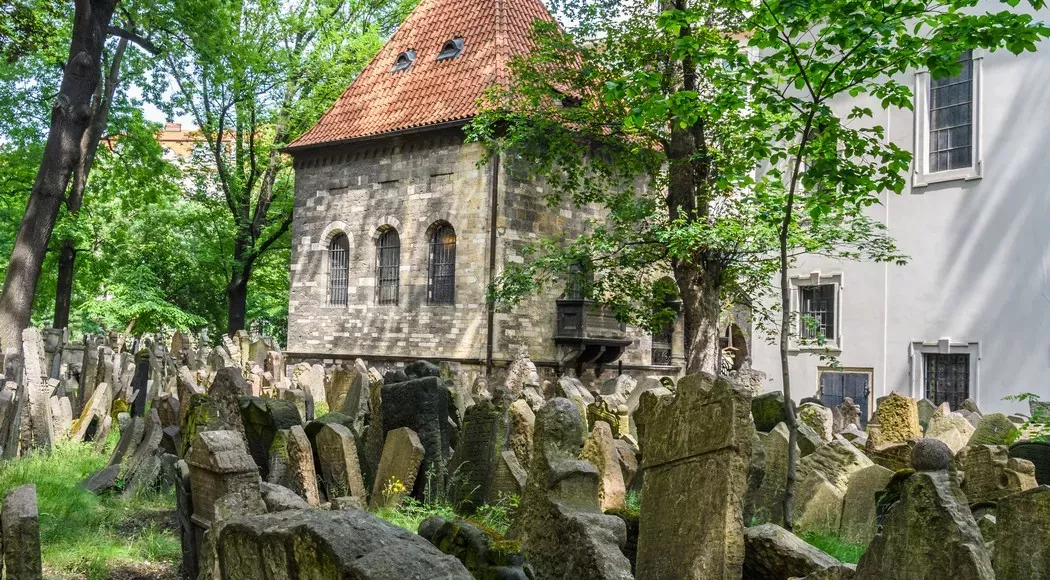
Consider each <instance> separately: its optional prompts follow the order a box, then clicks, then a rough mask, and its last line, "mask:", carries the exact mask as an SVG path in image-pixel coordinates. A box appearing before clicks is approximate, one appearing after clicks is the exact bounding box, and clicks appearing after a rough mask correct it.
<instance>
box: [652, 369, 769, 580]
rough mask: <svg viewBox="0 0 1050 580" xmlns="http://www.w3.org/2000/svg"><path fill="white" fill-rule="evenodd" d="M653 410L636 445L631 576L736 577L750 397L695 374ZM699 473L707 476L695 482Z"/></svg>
mask: <svg viewBox="0 0 1050 580" xmlns="http://www.w3.org/2000/svg"><path fill="white" fill-rule="evenodd" d="M645 401H646V402H648V403H650V404H652V405H654V408H652V409H648V410H646V414H647V415H648V416H649V419H648V423H647V425H646V436H645V442H644V443H643V447H642V468H643V470H644V479H643V484H642V485H643V487H642V508H641V519H640V521H639V529H640V535H639V537H638V564H637V572H638V575H639V576H640V577H643V578H647V579H650V578H651V579H657V580H659V579H664V578H696V579H721V578H726V579H729V578H739V577H740V575H741V573H742V569H743V564H744V524H743V498H744V493H745V491H746V490H747V477H748V464H749V462H750V458H751V430H752V426H751V420H750V411H751V396H750V394H749V393H748V391H746V390H745V389H743V388H741V387H738V386H736V385H734V384H732V383H730V382H729V381H727V380H725V379H721V378H717V379H716V378H715V377H712V376H711V375H708V374H704V373H699V374H695V375H689V376H687V377H685V378H683V379H682V380H681V381H679V383H678V388H677V390H676V391H675V394H674V395H673V396H663V397H659V398H657V399H655V400H654V399H646V400H645ZM697 473H703V474H705V475H704V477H703V478H701V479H698V478H697V477H696V474H697Z"/></svg>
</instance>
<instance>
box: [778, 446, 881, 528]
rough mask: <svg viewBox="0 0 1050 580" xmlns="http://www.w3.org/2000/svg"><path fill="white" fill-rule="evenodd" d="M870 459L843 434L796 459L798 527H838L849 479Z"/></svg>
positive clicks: (869, 462) (796, 518) (796, 514)
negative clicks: (797, 463) (797, 460)
mask: <svg viewBox="0 0 1050 580" xmlns="http://www.w3.org/2000/svg"><path fill="white" fill-rule="evenodd" d="M871 465H873V464H872V461H871V460H870V459H868V457H867V456H866V455H864V454H863V453H862V452H861V451H860V450H859V449H857V448H856V447H854V446H853V445H852V444H851V443H850V442H848V441H846V440H845V439H843V438H842V437H836V438H835V440H834V441H832V442H830V443H828V444H827V445H824V446H823V447H821V448H820V449H817V450H816V451H815V452H813V453H811V454H809V455H807V456H806V457H803V458H802V459H801V460H799V465H798V482H799V484H798V496H797V499H796V502H795V507H794V513H793V516H794V522H795V524H796V525H797V526H798V527H799V529H809V530H825V531H832V532H834V531H835V530H838V529H839V525H840V516H841V514H842V505H843V503H842V502H843V498H844V497H845V495H846V491H847V488H848V485H849V480H850V478H851V477H852V476H853V475H854V474H855V473H857V472H858V471H860V470H862V469H864V468H866V467H870V466H871Z"/></svg>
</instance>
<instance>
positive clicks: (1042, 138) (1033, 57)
mask: <svg viewBox="0 0 1050 580" xmlns="http://www.w3.org/2000/svg"><path fill="white" fill-rule="evenodd" d="M996 6H998V7H1000V8H1001V7H1002V6H1003V5H1001V4H998V3H996ZM968 56H969V58H968V59H967V61H966V63H965V64H964V66H963V71H962V72H961V73H960V75H959V76H957V77H953V78H951V79H931V78H930V75H929V74H928V73H927V72H925V71H916V72H912V73H908V74H907V75H905V76H904V77H903V78H901V79H900V80H901V81H902V82H905V83H908V84H910V85H912V86H913V88H914V93H915V109H914V111H911V110H900V109H892V110H885V109H881V108H880V107H879V106H878V103H877V102H871V103H858V102H857V101H856V100H854V101H849V102H843V103H840V104H841V105H842V107H841V111H842V112H846V111H848V109H849V107H851V106H853V105H854V104H860V105H862V106H867V107H869V108H871V109H872V110H873V111H874V115H875V119H874V122H875V123H877V124H880V125H882V126H883V127H884V128H885V129H886V130H887V133H886V135H887V139H889V140H892V141H893V142H895V143H896V144H898V145H899V146H901V147H904V148H907V149H909V150H911V151H912V152H913V154H914V161H913V166H912V169H911V175H909V176H908V180H907V181H908V183H907V186H906V188H905V190H904V192H903V193H902V194H901V195H895V194H893V193H888V194H883V196H882V198H881V199H882V205H881V206H876V207H874V208H873V214H872V215H873V216H874V217H876V218H877V219H879V220H880V221H882V222H883V223H885V224H886V225H887V226H888V229H889V233H890V234H891V235H892V236H893V237H894V239H895V240H896V241H897V244H898V247H899V249H900V250H901V252H903V253H904V254H905V255H907V256H908V257H909V260H908V263H907V265H905V266H896V265H892V264H872V263H855V262H841V261H835V260H829V259H826V258H820V257H810V256H807V257H805V258H803V259H800V260H799V261H798V263H797V264H796V265H795V267H794V268H792V270H791V272H790V277H791V285H792V305H793V306H792V308H793V310H794V311H795V312H797V313H802V314H806V315H808V316H809V317H812V318H815V319H817V320H818V321H820V323H821V329H822V331H823V332H824V333H825V335H826V338H827V344H826V346H825V347H826V348H828V352H827V354H831V355H834V357H835V359H836V361H837V364H834V365H833V364H832V363H831V362H830V361H828V360H827V359H826V358H822V357H821V356H820V354H821V353H822V352H823V351H824V348H825V347H821V348H819V349H817V348H814V349H812V350H808V349H807V348H806V347H804V346H803V347H799V346H798V345H797V344H796V345H793V348H792V351H791V358H790V362H791V381H792V391H793V394H794V395H795V396H796V397H797V398H802V397H807V396H818V397H823V398H824V399H825V400H826V401H827V402H829V403H834V402H836V400H838V399H839V398H840V397H842V396H852V397H853V398H854V399H856V400H857V402H858V403H859V404H861V406H862V408H864V409H865V411H866V412H867V414H869V415H870V411H871V410H872V409H873V407H874V405H875V400H876V399H878V398H879V397H882V396H885V395H887V394H889V393H890V392H893V391H897V392H900V393H902V394H906V395H909V396H912V397H916V398H923V397H926V398H929V399H931V400H933V401H934V402H935V403H940V402H942V401H948V402H949V403H951V405H952V407H953V408H956V407H957V406H958V404H960V403H961V401H962V400H964V399H966V398H969V399H972V400H973V401H975V402H976V403H977V404H978V406H979V407H980V408H981V410H982V411H984V412H991V411H1001V412H1020V411H1023V412H1027V410H1028V405H1027V403H1021V402H1016V401H1008V400H1004V397H1006V396H1009V395H1017V394H1019V393H1027V392H1030V393H1035V394H1037V395H1040V396H1041V398H1042V399H1043V400H1050V42H1043V43H1041V44H1040V45H1039V51H1038V52H1035V53H1026V54H1023V55H1020V56H1014V55H1012V54H1010V53H1009V52H1007V51H1000V52H995V53H988V52H984V51H979V50H978V51H973V52H972V54H970V55H968ZM800 332H806V330H802V329H800ZM752 357H753V366H754V367H755V368H756V369H759V370H762V371H765V372H766V373H767V374H768V375H769V379H768V384H767V390H774V389H780V388H781V379H780V375H781V370H780V358H779V351H778V346H777V345H776V344H769V343H767V342H766V341H763V340H761V338H760V337H755V340H754V346H753V352H752Z"/></svg>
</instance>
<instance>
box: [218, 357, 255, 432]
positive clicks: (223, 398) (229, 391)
mask: <svg viewBox="0 0 1050 580" xmlns="http://www.w3.org/2000/svg"><path fill="white" fill-rule="evenodd" d="M251 394H252V390H251V387H250V386H249V385H248V382H247V381H245V380H244V376H243V375H242V374H241V369H239V368H237V367H225V368H221V369H219V370H218V371H217V372H216V373H215V380H213V381H212V383H211V387H210V388H209V389H208V398H209V400H210V401H211V404H212V409H213V410H214V412H215V414H216V415H217V419H218V420H219V422H220V423H221V424H222V428H223V429H224V430H229V431H237V432H238V433H242V434H243V433H244V422H243V421H242V420H241V407H240V398H241V397H250V396H251Z"/></svg>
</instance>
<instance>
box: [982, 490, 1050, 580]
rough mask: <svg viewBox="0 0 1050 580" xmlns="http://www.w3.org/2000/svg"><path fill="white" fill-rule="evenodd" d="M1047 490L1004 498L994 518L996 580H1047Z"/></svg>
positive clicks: (1049, 531) (1049, 550) (1049, 508)
mask: <svg viewBox="0 0 1050 580" xmlns="http://www.w3.org/2000/svg"><path fill="white" fill-rule="evenodd" d="M1047 522H1050V487H1047V486H1045V485H1041V486H1039V487H1036V488H1033V489H1029V490H1027V491H1023V492H1021V493H1016V494H1014V495H1011V496H1007V497H1004V498H1003V499H1001V500H1000V501H999V506H998V510H997V515H996V516H995V534H996V536H997V537H1000V538H1003V539H1002V540H1001V541H996V542H995V556H994V557H993V558H992V567H993V568H994V569H995V577H996V578H1000V579H1004V580H1005V579H1011V578H1017V579H1022V578H1026V579H1033V580H1034V579H1036V578H1050V526H1048V525H1047Z"/></svg>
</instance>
